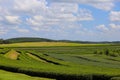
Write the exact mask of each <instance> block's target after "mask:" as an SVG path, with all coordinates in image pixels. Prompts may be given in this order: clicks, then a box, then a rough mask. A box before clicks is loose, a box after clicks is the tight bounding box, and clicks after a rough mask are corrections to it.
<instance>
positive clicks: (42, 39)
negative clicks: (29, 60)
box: [6, 37, 54, 43]
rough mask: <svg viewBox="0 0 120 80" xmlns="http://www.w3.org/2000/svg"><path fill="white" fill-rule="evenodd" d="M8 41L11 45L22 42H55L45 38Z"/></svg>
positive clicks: (21, 38)
mask: <svg viewBox="0 0 120 80" xmlns="http://www.w3.org/2000/svg"><path fill="white" fill-rule="evenodd" d="M6 41H8V42H10V43H20V42H51V41H54V40H51V39H45V38H34V37H20V38H11V39H7V40H6Z"/></svg>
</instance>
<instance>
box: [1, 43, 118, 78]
mask: <svg viewBox="0 0 120 80" xmlns="http://www.w3.org/2000/svg"><path fill="white" fill-rule="evenodd" d="M0 69H3V70H7V71H11V72H16V73H23V74H27V75H29V76H36V77H37V80H39V79H40V78H38V77H45V78H52V79H57V80H120V78H119V77H120V45H115V44H78V43H63V42H32V43H14V44H2V45H0ZM0 73H2V71H1V72H0ZM16 73H15V74H16ZM6 74H7V72H6ZM8 74H11V73H8ZM11 75H13V74H11ZM27 75H25V76H23V78H24V77H25V78H27ZM19 77H21V76H19V74H18V78H19ZM13 78H14V77H13ZM15 78H16V77H15ZM29 78H34V77H29ZM29 78H27V79H25V80H31V79H29ZM0 79H1V77H0ZM3 80H11V79H3ZM12 80H14V79H12ZM17 80H18V79H17ZM21 80H24V79H22V78H21ZM32 80H34V79H32ZM35 80H36V79H35ZM42 80H43V79H42Z"/></svg>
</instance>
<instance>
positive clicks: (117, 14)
mask: <svg viewBox="0 0 120 80" xmlns="http://www.w3.org/2000/svg"><path fill="white" fill-rule="evenodd" d="M110 20H111V21H120V11H111V12H110Z"/></svg>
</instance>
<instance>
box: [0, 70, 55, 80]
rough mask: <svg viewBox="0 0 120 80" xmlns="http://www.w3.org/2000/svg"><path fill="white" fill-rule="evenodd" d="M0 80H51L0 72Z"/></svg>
mask: <svg viewBox="0 0 120 80" xmlns="http://www.w3.org/2000/svg"><path fill="white" fill-rule="evenodd" d="M0 80H53V79H47V78H40V77H31V76H28V75H25V74H20V73H13V72H8V71H4V70H0Z"/></svg>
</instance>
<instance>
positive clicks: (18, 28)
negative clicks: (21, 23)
mask: <svg viewBox="0 0 120 80" xmlns="http://www.w3.org/2000/svg"><path fill="white" fill-rule="evenodd" d="M13 30H16V31H18V32H20V33H28V32H29V30H28V29H25V28H20V27H18V26H16V27H13Z"/></svg>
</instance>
